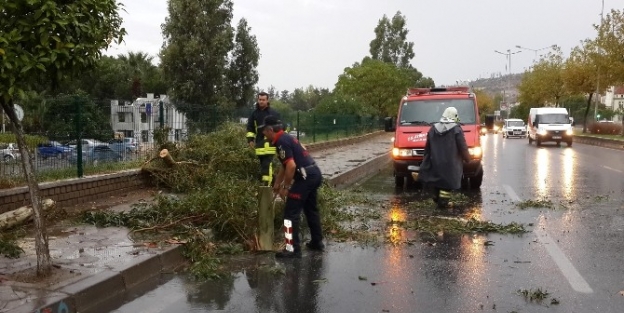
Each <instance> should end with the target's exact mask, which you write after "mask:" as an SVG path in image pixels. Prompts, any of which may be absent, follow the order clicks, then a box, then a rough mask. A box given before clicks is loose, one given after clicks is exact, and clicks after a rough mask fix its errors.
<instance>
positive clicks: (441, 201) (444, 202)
mask: <svg viewBox="0 0 624 313" xmlns="http://www.w3.org/2000/svg"><path fill="white" fill-rule="evenodd" d="M437 203H438V209H448V208H449V199H445V198H438V201H437Z"/></svg>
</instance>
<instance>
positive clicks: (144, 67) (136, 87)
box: [118, 52, 153, 99]
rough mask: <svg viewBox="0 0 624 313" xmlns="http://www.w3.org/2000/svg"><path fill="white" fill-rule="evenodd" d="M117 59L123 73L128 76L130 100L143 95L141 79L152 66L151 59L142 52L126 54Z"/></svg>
mask: <svg viewBox="0 0 624 313" xmlns="http://www.w3.org/2000/svg"><path fill="white" fill-rule="evenodd" d="M118 59H119V60H120V61H121V63H122V65H123V67H124V72H125V73H126V75H128V76H129V85H128V88H129V89H130V94H131V95H132V99H135V98H138V97H140V96H141V95H143V93H144V88H143V79H142V78H143V77H144V75H145V74H147V73H146V72H147V71H148V70H149V69H150V67H152V66H153V65H152V59H153V57H151V56H149V55H148V54H147V53H143V52H128V54H127V55H124V54H120V55H119V56H118Z"/></svg>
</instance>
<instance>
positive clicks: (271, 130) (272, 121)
mask: <svg viewBox="0 0 624 313" xmlns="http://www.w3.org/2000/svg"><path fill="white" fill-rule="evenodd" d="M283 128H284V126H283V124H282V121H280V120H279V119H278V118H277V117H275V116H269V117H267V118H266V119H265V120H264V124H263V125H262V132H263V133H264V135H265V136H266V137H267V138H268V139H269V140H271V141H272V142H273V145H274V146H275V147H276V148H277V157H278V158H279V160H280V162H281V164H282V166H281V167H280V170H279V172H278V174H277V178H276V180H275V183H274V184H273V192H275V193H278V194H279V195H280V196H281V197H282V198H283V199H284V198H285V199H286V206H285V207H284V237H285V240H286V249H284V250H283V251H281V252H278V253H276V255H275V256H276V257H278V258H299V257H301V243H300V238H299V229H300V227H299V224H300V222H301V211H302V210H303V214H305V216H306V220H307V222H308V227H309V228H310V236H311V240H310V242H308V243H307V244H306V247H307V248H308V249H310V250H316V251H322V250H323V249H324V248H325V246H324V245H323V234H322V230H321V217H320V213H319V209H318V207H317V195H318V189H319V187H320V186H321V181H322V179H323V176H322V174H321V170H320V169H319V167H318V166H317V165H316V163H315V162H314V159H312V157H311V156H310V154H309V153H308V151H307V150H306V149H305V147H303V146H302V145H301V143H299V141H298V140H297V139H296V138H294V137H293V136H291V135H289V134H288V133H285V132H284V129H283Z"/></svg>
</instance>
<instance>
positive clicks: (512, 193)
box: [503, 185, 520, 202]
mask: <svg viewBox="0 0 624 313" xmlns="http://www.w3.org/2000/svg"><path fill="white" fill-rule="evenodd" d="M503 188H504V189H505V192H507V195H509V197H510V198H511V200H513V201H516V202H520V197H518V195H517V194H516V192H515V191H514V190H513V188H511V186H509V185H503Z"/></svg>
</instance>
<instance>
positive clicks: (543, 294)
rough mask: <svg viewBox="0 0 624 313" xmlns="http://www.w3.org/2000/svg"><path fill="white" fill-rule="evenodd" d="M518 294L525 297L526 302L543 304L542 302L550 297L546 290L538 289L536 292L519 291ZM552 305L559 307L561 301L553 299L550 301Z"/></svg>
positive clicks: (531, 290) (530, 290)
mask: <svg viewBox="0 0 624 313" xmlns="http://www.w3.org/2000/svg"><path fill="white" fill-rule="evenodd" d="M516 293H517V294H518V295H521V296H523V297H524V299H525V300H527V301H529V302H536V303H542V301H544V300H546V299H547V298H548V297H550V293H548V291H547V290H545V289H544V290H542V288H537V289H535V290H533V289H529V290H527V289H518V291H517V292H516ZM550 304H552V305H557V304H559V300H557V299H556V298H552V299H550Z"/></svg>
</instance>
